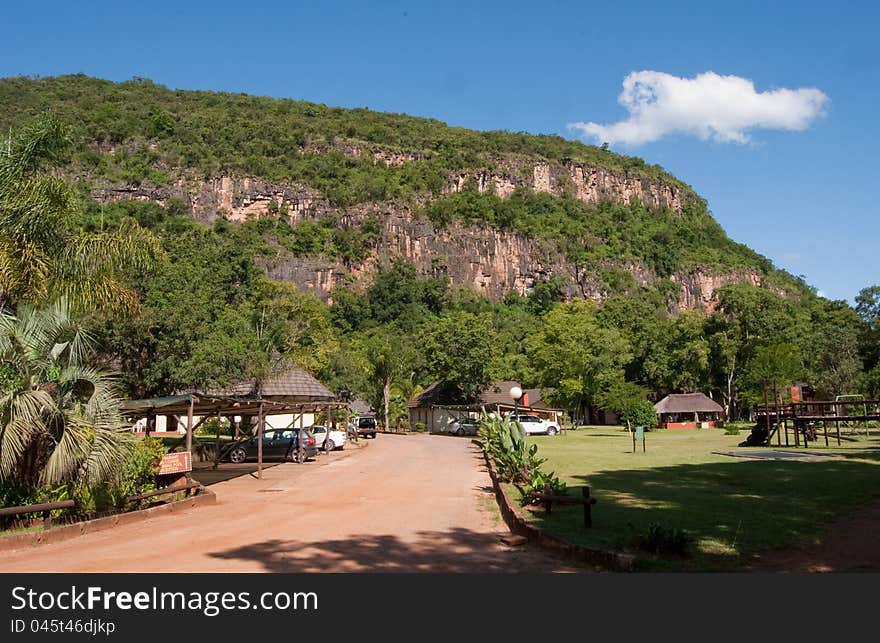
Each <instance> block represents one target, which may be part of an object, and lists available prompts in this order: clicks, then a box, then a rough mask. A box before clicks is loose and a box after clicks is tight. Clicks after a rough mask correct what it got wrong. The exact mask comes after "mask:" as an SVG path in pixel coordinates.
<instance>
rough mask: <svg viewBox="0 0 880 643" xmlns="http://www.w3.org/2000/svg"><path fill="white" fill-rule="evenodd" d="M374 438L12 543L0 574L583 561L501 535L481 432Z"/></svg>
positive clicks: (497, 566)
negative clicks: (107, 524)
mask: <svg viewBox="0 0 880 643" xmlns="http://www.w3.org/2000/svg"><path fill="white" fill-rule="evenodd" d="M360 443H361V444H363V443H364V440H361V441H360ZM366 443H367V444H368V447H367V448H363V447H358V446H357V445H352V444H350V445H346V447H345V450H344V451H343V452H341V453H340V452H334V453H331V454H329V455H327V456H325V455H320V456H318V457H317V458H316V459H315V460H314V461H310V462H306V463H304V464H295V463H285V464H282V465H280V466H275V467H271V468H268V469H264V471H263V479H262V480H258V479H256V478H255V477H252V476H249V475H244V476H240V477H238V478H235V479H232V480H228V481H226V482H221V483H218V484H216V485H213V486H212V487H211V489H212V490H213V491H214V492H215V493H216V494H217V504H216V505H208V506H204V507H198V508H194V509H189V510H187V511H184V512H181V513H178V514H168V515H161V516H157V517H155V518H151V519H149V520H148V521H145V522H139V523H136V524H130V525H123V526H119V527H116V528H113V529H108V530H106V531H101V532H95V533H92V534H86V535H84V536H79V537H76V538H72V539H70V540H67V541H63V542H58V543H52V544H46V545H38V546H31V547H27V548H23V549H20V550H17V551H15V552H6V553H4V555H3V557H2V558H0V571H2V572H261V571H262V572H322V571H324V572H371V571H376V572H398V571H399V572H414V571H425V572H551V571H580V570H581V568H579V567H576V566H573V565H571V564H569V563H566V562H564V561H561V560H559V559H557V558H555V557H553V556H552V555H550V554H545V553H544V552H542V551H540V550H537V549H535V548H533V547H531V546H526V547H519V548H509V547H507V546H505V545H503V544H502V543H501V542H500V540H499V537H500V535H502V534H506V533H508V531H507V528H506V526H505V525H504V523H503V521H501V518H500V516H499V515H498V510H497V507H496V505H495V500H494V495H493V493H492V482H491V480H490V478H489V474H488V473H487V472H486V468H485V463H484V461H483V459H482V455H481V454H480V452H479V450H478V448H477V447H476V446H475V445H474V444H473V443H472V442H471V441H470V440H468V439H463V438H455V437H451V436H431V435H406V436H404V435H388V434H379V436H378V437H377V438H376V439H375V440H369V441H367V442H366Z"/></svg>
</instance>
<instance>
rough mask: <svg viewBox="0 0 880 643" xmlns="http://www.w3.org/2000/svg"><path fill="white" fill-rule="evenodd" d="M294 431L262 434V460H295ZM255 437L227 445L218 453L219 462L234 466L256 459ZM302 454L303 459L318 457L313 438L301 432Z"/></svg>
mask: <svg viewBox="0 0 880 643" xmlns="http://www.w3.org/2000/svg"><path fill="white" fill-rule="evenodd" d="M297 433H298V431H297V430H296V429H272V430H269V431H264V432H263V459H264V460H273V459H281V460H295V459H296V456H297V451H298V448H297V447H298V440H297ZM258 447H259V445H258V444H257V436H254V437H252V438H245V439H243V440H239V441H238V442H234V443H232V444H230V445H227V446H226V447H225V448H224V449H223V451H222V452H221V453H220V461H221V462H234V463H236V464H238V463H240V462H245V461H246V460H253V459H256V458H257V450H258ZM303 453H304V457H305V458H313V457H315V456H316V455H318V447H317V445H316V444H315V436H314V435H312V434H311V433H309V432H308V431H303Z"/></svg>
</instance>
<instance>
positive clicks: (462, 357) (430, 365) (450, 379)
mask: <svg viewBox="0 0 880 643" xmlns="http://www.w3.org/2000/svg"><path fill="white" fill-rule="evenodd" d="M421 341H422V347H423V349H422V350H423V351H424V354H425V359H426V367H427V370H428V371H429V372H430V373H431V374H433V375H434V377H436V378H437V379H438V380H440V381H441V382H443V383H444V384H449V385H454V386H457V387H459V388H460V389H461V390H462V391H463V392H464V393H465V394H467V395H473V394H476V393H477V392H479V391H480V390H482V389H483V388H485V386H486V385H487V384H489V382H491V381H492V379H493V376H494V372H493V370H492V365H493V357H494V353H495V349H496V346H495V331H494V329H493V327H492V319H491V316H490V315H489V314H488V313H482V314H480V315H474V314H472V313H466V312H462V311H453V312H450V313H447V314H446V315H444V316H442V317H440V318H439V319H438V320H437V321H436V322H432V323H431V324H430V327H429V328H427V329H426V330H425V332H423V334H422V339H421Z"/></svg>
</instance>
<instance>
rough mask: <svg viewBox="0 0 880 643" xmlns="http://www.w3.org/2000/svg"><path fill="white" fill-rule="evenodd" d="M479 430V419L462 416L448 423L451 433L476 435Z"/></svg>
mask: <svg viewBox="0 0 880 643" xmlns="http://www.w3.org/2000/svg"><path fill="white" fill-rule="evenodd" d="M479 430H480V421H479V420H474V419H471V418H462V419H460V420H456V421H455V422H453V423H452V424H450V425H449V432H450V433H452V434H453V435H476V434H477V431H479Z"/></svg>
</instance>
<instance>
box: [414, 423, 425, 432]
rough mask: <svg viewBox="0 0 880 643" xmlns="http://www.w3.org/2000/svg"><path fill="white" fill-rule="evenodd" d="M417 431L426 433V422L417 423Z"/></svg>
mask: <svg viewBox="0 0 880 643" xmlns="http://www.w3.org/2000/svg"><path fill="white" fill-rule="evenodd" d="M415 428H416V431H417V432H419V433H424V432H425V430H426V429H427V427H426V426H425V423H424V422H416V427H415Z"/></svg>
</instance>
